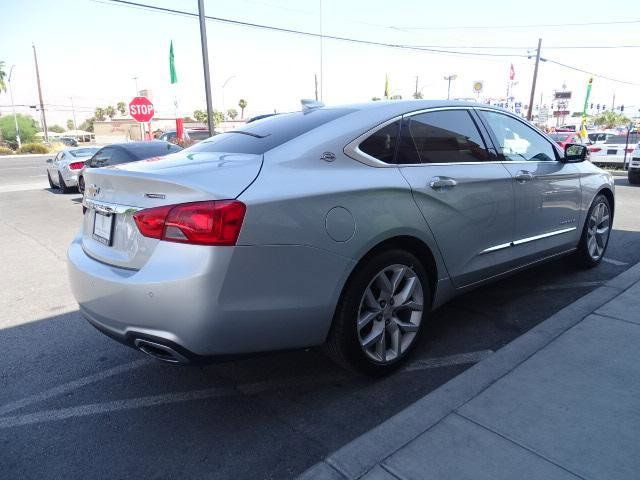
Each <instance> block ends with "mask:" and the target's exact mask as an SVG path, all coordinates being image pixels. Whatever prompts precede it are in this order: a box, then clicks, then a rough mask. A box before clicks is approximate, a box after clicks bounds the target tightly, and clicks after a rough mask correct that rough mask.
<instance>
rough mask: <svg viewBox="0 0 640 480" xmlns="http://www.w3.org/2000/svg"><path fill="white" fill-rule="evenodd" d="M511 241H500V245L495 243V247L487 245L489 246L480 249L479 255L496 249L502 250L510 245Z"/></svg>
mask: <svg viewBox="0 0 640 480" xmlns="http://www.w3.org/2000/svg"><path fill="white" fill-rule="evenodd" d="M512 246H513V243H512V242H509V243H501V244H500V245H496V246H495V247H489V248H485V249H484V250H482V251H481V252H480V255H483V254H485V253H491V252H497V251H498V250H503V249H505V248H509V247H512Z"/></svg>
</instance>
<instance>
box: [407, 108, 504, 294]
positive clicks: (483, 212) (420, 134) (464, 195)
mask: <svg viewBox="0 0 640 480" xmlns="http://www.w3.org/2000/svg"><path fill="white" fill-rule="evenodd" d="M397 159H398V163H400V165H399V168H400V171H401V173H402V175H403V176H404V177H405V178H406V179H407V181H408V182H409V184H410V185H411V189H412V192H413V197H414V199H415V201H416V203H417V205H418V207H419V209H420V211H421V212H422V214H423V216H424V218H425V220H426V222H427V224H428V226H429V228H430V229H431V231H432V233H433V235H434V237H435V239H436V242H437V243H438V248H439V249H440V252H441V253H442V256H443V259H444V262H445V265H446V267H447V270H448V272H449V276H450V277H451V279H452V281H453V283H454V284H455V285H456V286H458V287H460V286H465V285H469V284H472V283H475V282H477V281H480V280H482V279H484V278H486V277H489V276H492V275H495V274H497V273H498V272H499V271H501V269H502V265H503V264H504V263H505V262H508V261H510V260H511V255H512V254H511V249H510V248H508V247H509V245H510V243H511V241H512V238H513V229H514V213H513V212H514V200H513V184H512V183H513V182H512V178H511V176H510V175H509V172H508V171H507V170H506V169H505V168H504V167H503V166H502V165H501V164H500V163H498V162H488V161H487V160H490V159H491V157H490V155H489V152H488V150H487V147H486V144H485V142H484V140H483V139H482V137H481V136H480V134H479V132H478V130H477V127H476V125H475V123H474V121H473V120H472V118H471V116H470V115H469V113H468V112H467V111H466V110H445V111H434V112H427V113H422V114H418V115H413V116H410V117H407V118H405V119H404V120H403V122H402V126H401V133H400V144H399V147H398V156H397Z"/></svg>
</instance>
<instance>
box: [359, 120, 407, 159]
mask: <svg viewBox="0 0 640 480" xmlns="http://www.w3.org/2000/svg"><path fill="white" fill-rule="evenodd" d="M399 128H400V121H399V120H398V121H397V122H393V123H390V124H389V125H386V126H384V127H382V128H381V129H379V130H377V131H375V132H374V133H372V134H371V135H370V136H369V137H367V138H366V139H365V140H364V141H363V142H361V143H360V145H359V147H358V148H360V151H361V152H364V153H366V154H367V155H369V156H371V157H373V158H375V159H377V160H380V161H381V162H385V163H394V160H393V158H394V156H395V153H396V144H397V142H398V130H399Z"/></svg>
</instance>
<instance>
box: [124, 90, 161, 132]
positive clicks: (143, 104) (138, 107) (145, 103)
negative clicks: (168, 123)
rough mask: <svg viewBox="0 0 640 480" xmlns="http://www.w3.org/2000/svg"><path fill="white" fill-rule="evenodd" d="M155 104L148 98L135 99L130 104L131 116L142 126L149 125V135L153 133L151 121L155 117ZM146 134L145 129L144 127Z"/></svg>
mask: <svg viewBox="0 0 640 480" xmlns="http://www.w3.org/2000/svg"><path fill="white" fill-rule="evenodd" d="M155 113H156V112H155V110H154V108H153V103H151V101H150V100H149V99H148V98H147V97H134V98H133V100H131V101H130V102H129V115H131V116H132V117H133V119H134V120H136V121H138V122H140V124H141V125H142V124H144V123H148V124H149V133H151V119H152V118H153V116H154V115H155ZM142 130H143V132H144V127H142Z"/></svg>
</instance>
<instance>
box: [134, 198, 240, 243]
mask: <svg viewBox="0 0 640 480" xmlns="http://www.w3.org/2000/svg"><path fill="white" fill-rule="evenodd" d="M246 210H247V207H246V206H245V204H244V203H242V202H239V201H237V200H211V201H206V202H192V203H181V204H178V205H163V206H161V207H154V208H147V209H145V210H140V211H139V212H137V213H135V214H134V215H133V219H134V220H135V222H136V225H137V226H138V230H140V233H142V235H144V236H145V237H150V238H157V239H160V240H166V241H168V242H178V243H191V244H196V245H235V244H236V242H237V240H238V236H239V235H240V229H241V228H242V222H243V220H244V214H245V212H246Z"/></svg>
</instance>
